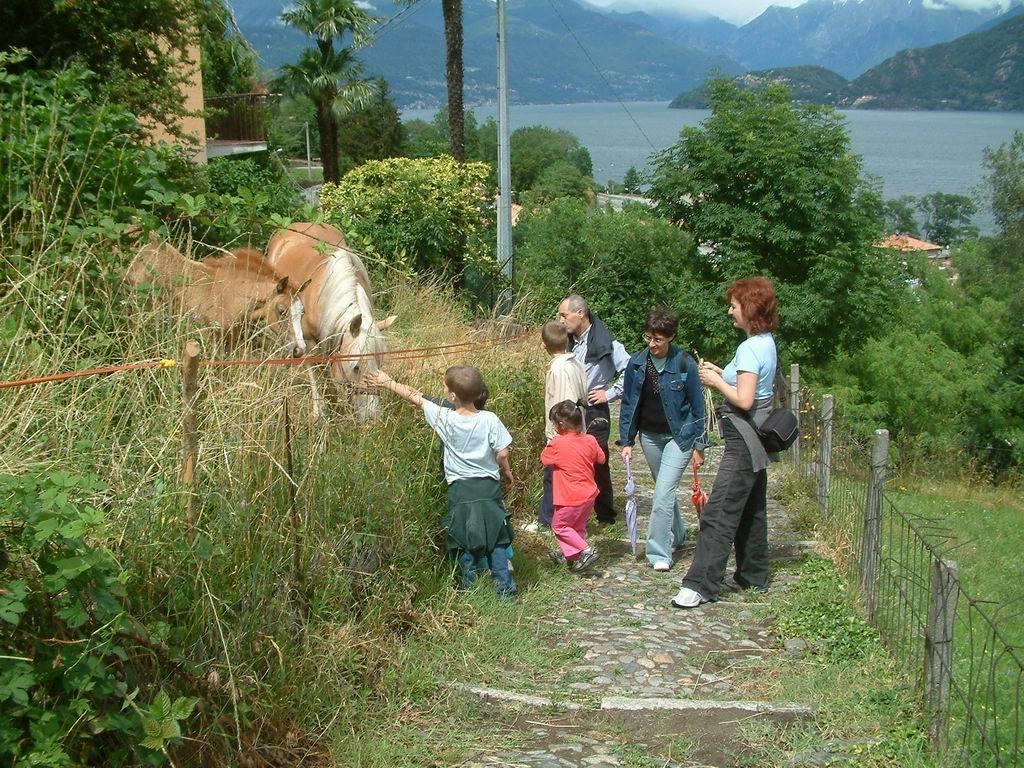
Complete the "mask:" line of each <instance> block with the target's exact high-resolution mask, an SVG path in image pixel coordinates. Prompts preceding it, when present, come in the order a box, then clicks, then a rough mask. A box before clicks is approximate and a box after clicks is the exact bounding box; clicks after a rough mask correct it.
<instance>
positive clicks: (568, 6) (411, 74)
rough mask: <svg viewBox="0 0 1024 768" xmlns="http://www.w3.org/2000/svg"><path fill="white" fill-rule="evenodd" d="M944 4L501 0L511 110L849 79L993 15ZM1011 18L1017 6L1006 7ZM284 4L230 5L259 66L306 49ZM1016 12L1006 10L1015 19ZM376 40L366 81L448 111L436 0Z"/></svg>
mask: <svg viewBox="0 0 1024 768" xmlns="http://www.w3.org/2000/svg"><path fill="white" fill-rule="evenodd" d="M947 1H948V0H808V2H806V3H804V4H803V5H801V6H799V7H797V8H781V7H776V6H773V7H769V8H768V9H767V10H766V11H764V13H762V14H761V15H760V16H758V17H757V18H755V19H753V20H752V21H750V22H748V23H747V24H745V25H743V26H741V27H736V26H733V25H732V24H729V23H727V22H725V21H723V20H722V19H718V18H716V17H714V16H706V17H703V18H692V17H684V16H680V15H677V14H670V13H664V12H657V13H655V12H641V11H632V12H618V11H615V10H608V9H601V8H597V7H594V6H590V5H588V4H586V3H585V2H581V1H578V0H508V2H507V5H506V7H507V28H508V30H509V40H508V50H509V84H510V90H511V94H510V95H511V99H512V102H513V103H571V102H580V101H611V100H614V99H616V98H617V99H622V100H651V101H654V100H668V99H671V98H673V97H674V96H676V95H677V94H679V93H681V92H683V91H687V90H690V89H692V88H695V87H698V86H699V85H700V84H701V83H702V82H704V80H705V79H706V78H707V76H708V75H709V74H712V73H714V74H721V75H727V76H728V75H735V74H738V73H741V72H744V71H746V70H751V69H754V70H760V69H766V68H776V67H783V66H790V65H797V64H800V65H816V66H821V67H827V68H828V69H831V70H834V71H835V72H838V73H839V74H840V75H842V76H843V77H844V78H852V77H856V76H858V75H860V74H862V73H863V72H864V71H865V70H867V69H869V68H870V67H873V66H874V65H876V64H880V63H881V62H882V61H884V60H886V59H887V58H888V57H890V56H892V55H893V54H894V53H896V52H898V51H901V50H903V49H906V48H919V47H923V46H929V45H932V44H933V43H939V42H946V41H949V40H952V39H953V38H955V37H958V36H960V35H962V34H964V33H966V32H970V31H973V30H975V29H978V28H982V27H984V26H985V25H992V24H994V23H997V22H998V21H999V20H1001V19H1002V18H1003V17H1002V15H1001V14H1000V10H1001V9H1000V7H998V6H989V7H986V8H983V9H981V10H963V9H959V8H955V7H952V6H949V5H946V3H947ZM1013 2H1014V4H1015V5H1014V10H1015V11H1016V10H1020V8H1021V2H1022V0H1013ZM288 4H289V2H288V0H232V5H233V8H234V12H235V16H236V19H237V21H238V23H239V27H240V29H241V30H242V33H243V34H244V35H245V36H246V38H247V39H248V40H249V41H250V42H251V43H252V44H253V46H254V48H255V49H256V51H257V52H258V53H259V54H260V56H261V58H262V60H263V63H264V65H265V66H266V67H268V68H270V69H276V68H277V67H278V66H280V65H281V64H282V63H284V62H288V61H295V60H296V58H297V57H298V53H299V51H300V50H301V49H302V48H303V47H305V46H306V45H307V44H308V41H307V40H306V39H304V38H303V37H302V36H301V35H300V34H299V33H297V32H295V31H294V30H291V29H289V28H287V27H285V26H284V25H283V24H282V23H281V22H280V21H279V17H280V14H281V11H282V10H283V9H284V7H285V6H286V5H288ZM1012 12H1013V11H1011V13H1012ZM374 13H375V14H376V15H378V16H379V17H381V19H382V23H381V24H380V27H379V33H378V35H377V37H376V39H375V41H374V43H373V44H372V45H371V46H370V47H367V48H364V49H362V50H361V51H360V52H359V57H360V59H361V60H362V61H363V62H364V65H365V70H366V72H367V74H372V75H381V76H383V77H385V78H386V79H387V81H388V83H389V84H390V86H391V94H392V98H393V99H394V100H395V102H396V103H397V104H398V105H399V106H401V107H417V106H419V107H435V106H440V105H443V104H444V103H445V82H444V27H443V21H442V14H441V2H440V0H419V2H417V3H415V4H414V5H412V6H411V7H408V8H406V9H404V10H403V8H402V7H401V6H399V5H398V4H395V5H393V6H391V5H379V6H377V7H376V8H375V10H374ZM463 26H464V38H465V42H464V52H463V57H464V61H465V98H466V103H467V104H469V105H472V104H479V103H485V102H491V101H493V100H494V99H495V85H494V84H495V80H496V53H495V33H496V19H495V6H494V3H493V0H464V3H463Z"/></svg>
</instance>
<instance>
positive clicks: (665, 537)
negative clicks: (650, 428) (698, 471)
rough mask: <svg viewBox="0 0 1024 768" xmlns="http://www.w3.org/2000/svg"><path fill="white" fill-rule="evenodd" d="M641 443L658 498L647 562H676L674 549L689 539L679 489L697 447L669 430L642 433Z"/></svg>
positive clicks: (656, 498) (648, 534)
mask: <svg viewBox="0 0 1024 768" xmlns="http://www.w3.org/2000/svg"><path fill="white" fill-rule="evenodd" d="M640 447H641V448H642V449H643V452H644V458H646V459H647V465H648V466H649V467H650V468H651V477H653V478H654V502H653V504H652V506H651V521H650V523H649V524H648V526H647V562H649V563H650V564H651V565H657V564H658V563H667V564H668V565H672V550H673V549H674V548H675V547H681V546H682V545H683V543H684V542H685V541H686V526H684V525H683V519H682V517H680V516H679V501H678V500H677V499H676V491H677V489H678V488H679V481H680V479H681V478H682V476H683V473H684V472H685V471H686V469H687V467H689V466H690V456H691V454H692V453H693V451H684V450H683V449H681V448H680V447H679V446H678V445H677V444H676V441H675V440H673V439H672V435H669V434H655V433H652V432H641V433H640Z"/></svg>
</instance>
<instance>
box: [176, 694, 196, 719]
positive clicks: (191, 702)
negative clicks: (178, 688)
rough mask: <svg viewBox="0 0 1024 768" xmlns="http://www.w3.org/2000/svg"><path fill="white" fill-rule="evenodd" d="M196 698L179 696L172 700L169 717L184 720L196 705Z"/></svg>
mask: <svg viewBox="0 0 1024 768" xmlns="http://www.w3.org/2000/svg"><path fill="white" fill-rule="evenodd" d="M196 702H198V699H192V698H188V697H186V696H181V697H179V698H177V699H176V700H175V701H174V704H172V705H171V717H173V718H174V719H175V720H185V719H187V718H188V716H189V715H191V714H192V710H194V709H195V707H196Z"/></svg>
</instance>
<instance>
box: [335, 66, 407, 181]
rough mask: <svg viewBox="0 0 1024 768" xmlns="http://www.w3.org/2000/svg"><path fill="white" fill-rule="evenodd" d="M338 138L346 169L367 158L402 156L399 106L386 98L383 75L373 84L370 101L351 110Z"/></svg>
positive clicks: (343, 164)
mask: <svg viewBox="0 0 1024 768" xmlns="http://www.w3.org/2000/svg"><path fill="white" fill-rule="evenodd" d="M339 138H340V140H341V154H342V166H343V168H344V169H345V170H348V169H351V168H353V167H354V166H357V165H361V164H362V163H365V162H366V161H367V160H383V159H385V158H387V157H398V156H400V155H402V153H403V149H404V146H403V145H404V142H405V129H404V128H403V126H402V117H401V115H399V113H398V109H397V108H396V107H395V105H394V103H393V102H392V101H391V99H390V98H389V97H388V84H387V81H386V80H384V78H380V79H378V80H377V81H376V83H375V84H374V90H373V97H372V99H371V100H370V101H369V103H367V104H366V105H364V106H362V107H359V108H356V109H353V110H352V111H351V112H349V113H348V114H347V115H346V116H345V119H344V120H343V121H342V123H341V126H340V130H339Z"/></svg>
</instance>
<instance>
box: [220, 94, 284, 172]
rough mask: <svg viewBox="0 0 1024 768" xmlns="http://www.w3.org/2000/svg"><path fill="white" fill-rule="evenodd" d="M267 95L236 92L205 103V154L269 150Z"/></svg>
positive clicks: (231, 153)
mask: <svg viewBox="0 0 1024 768" xmlns="http://www.w3.org/2000/svg"><path fill="white" fill-rule="evenodd" d="M270 98H272V96H271V95H270V94H266V93H234V94H229V95H225V96H211V97H209V98H207V99H206V100H205V108H206V152H207V155H208V156H209V157H217V156H219V155H233V154H244V153H246V152H262V151H264V150H265V149H266V148H267V102H268V100H269V99H270Z"/></svg>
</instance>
